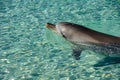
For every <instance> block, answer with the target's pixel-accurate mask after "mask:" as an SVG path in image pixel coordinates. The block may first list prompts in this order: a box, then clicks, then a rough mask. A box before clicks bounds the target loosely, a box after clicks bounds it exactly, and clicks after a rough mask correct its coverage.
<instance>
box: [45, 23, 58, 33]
mask: <svg viewBox="0 0 120 80" xmlns="http://www.w3.org/2000/svg"><path fill="white" fill-rule="evenodd" d="M46 27H47V28H48V29H50V30H52V31H53V32H57V30H56V27H55V25H54V24H51V23H46Z"/></svg>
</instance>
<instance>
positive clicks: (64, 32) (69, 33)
mask: <svg viewBox="0 0 120 80" xmlns="http://www.w3.org/2000/svg"><path fill="white" fill-rule="evenodd" d="M73 25H74V24H72V23H68V22H61V23H58V24H56V25H54V24H51V23H46V27H47V28H48V29H50V30H52V31H53V32H55V33H57V34H59V35H61V36H62V37H64V38H65V39H67V40H69V41H71V39H73V38H72V37H75V36H74V35H75V34H77V32H76V30H77V29H76V28H75V27H74V26H73ZM74 29H76V30H74ZM73 33H74V34H73ZM76 38H77V37H76ZM76 38H74V39H76Z"/></svg>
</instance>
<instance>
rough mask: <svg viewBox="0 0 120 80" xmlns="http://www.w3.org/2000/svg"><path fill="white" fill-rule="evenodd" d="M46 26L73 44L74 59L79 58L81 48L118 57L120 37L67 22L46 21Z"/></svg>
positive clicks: (119, 54) (119, 55)
mask: <svg viewBox="0 0 120 80" xmlns="http://www.w3.org/2000/svg"><path fill="white" fill-rule="evenodd" d="M46 27H47V28H48V29H50V30H52V31H53V32H55V33H57V34H60V35H61V36H62V37H64V38H65V39H66V40H68V41H70V42H71V43H73V44H74V45H75V47H73V54H72V55H73V56H74V58H75V59H76V60H79V59H80V54H81V52H82V51H83V50H92V51H94V52H97V53H103V54H105V55H107V56H110V57H120V37H116V36H112V35H108V34H105V33H101V32H97V31H95V30H92V29H89V28H87V27H84V26H82V25H78V24H74V23H69V22H60V23H58V24H56V25H54V24H51V23H47V24H46Z"/></svg>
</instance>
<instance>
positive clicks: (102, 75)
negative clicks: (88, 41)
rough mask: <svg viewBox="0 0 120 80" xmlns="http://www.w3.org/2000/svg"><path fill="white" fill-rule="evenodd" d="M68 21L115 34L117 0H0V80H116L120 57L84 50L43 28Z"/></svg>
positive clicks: (119, 17)
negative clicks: (74, 54) (77, 57)
mask: <svg viewBox="0 0 120 80" xmlns="http://www.w3.org/2000/svg"><path fill="white" fill-rule="evenodd" d="M61 21H68V22H73V23H77V24H82V25H84V26H86V27H89V28H92V29H94V30H97V31H101V32H104V33H107V34H112V35H115V36H120V0H74V1H73V0H0V80H120V59H118V58H105V59H104V56H102V55H99V54H97V53H94V52H92V51H84V52H83V53H82V55H81V60H75V59H73V57H72V56H71V54H72V49H71V47H70V43H69V42H67V41H65V40H64V39H63V38H62V37H59V36H57V35H56V34H54V33H52V32H51V31H49V30H48V29H46V27H45V23H46V22H51V23H58V22H61Z"/></svg>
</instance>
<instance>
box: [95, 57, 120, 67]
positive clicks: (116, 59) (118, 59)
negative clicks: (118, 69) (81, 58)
mask: <svg viewBox="0 0 120 80" xmlns="http://www.w3.org/2000/svg"><path fill="white" fill-rule="evenodd" d="M112 64H120V57H105V58H104V59H103V60H101V61H99V62H98V63H97V64H95V65H93V66H94V67H102V66H107V65H112Z"/></svg>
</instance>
